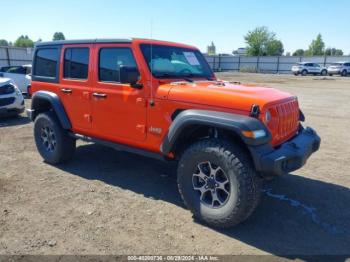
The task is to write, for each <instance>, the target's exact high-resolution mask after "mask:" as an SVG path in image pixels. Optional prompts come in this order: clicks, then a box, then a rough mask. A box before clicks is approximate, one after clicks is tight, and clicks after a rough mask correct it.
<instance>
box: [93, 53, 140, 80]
mask: <svg viewBox="0 0 350 262" xmlns="http://www.w3.org/2000/svg"><path fill="white" fill-rule="evenodd" d="M98 66H99V68H98V79H99V81H102V82H117V83H119V82H120V80H121V79H120V69H121V68H122V67H125V68H131V69H134V70H135V69H137V65H136V62H135V58H134V56H133V54H132V52H131V49H130V48H101V49H100V53H99V64H98Z"/></svg>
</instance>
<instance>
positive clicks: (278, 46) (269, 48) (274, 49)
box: [266, 39, 284, 56]
mask: <svg viewBox="0 0 350 262" xmlns="http://www.w3.org/2000/svg"><path fill="white" fill-rule="evenodd" d="M283 53H284V48H283V44H282V42H281V41H280V40H277V39H273V40H271V41H269V42H268V43H267V44H266V55H270V56H281V55H283Z"/></svg>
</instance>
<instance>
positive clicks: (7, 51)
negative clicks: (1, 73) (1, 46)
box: [5, 47, 11, 66]
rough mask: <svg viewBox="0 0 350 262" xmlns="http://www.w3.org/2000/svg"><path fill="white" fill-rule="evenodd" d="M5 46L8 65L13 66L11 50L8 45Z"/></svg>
mask: <svg viewBox="0 0 350 262" xmlns="http://www.w3.org/2000/svg"><path fill="white" fill-rule="evenodd" d="M5 48H6V59H7V64H8V66H11V60H10V51H9V48H8V47H5Z"/></svg>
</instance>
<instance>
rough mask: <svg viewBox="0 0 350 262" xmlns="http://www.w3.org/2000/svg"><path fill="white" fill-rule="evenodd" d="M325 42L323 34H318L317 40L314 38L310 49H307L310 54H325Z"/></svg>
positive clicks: (307, 53)
mask: <svg viewBox="0 0 350 262" xmlns="http://www.w3.org/2000/svg"><path fill="white" fill-rule="evenodd" d="M324 52H325V43H324V42H323V40H322V35H321V34H318V35H317V37H316V39H315V40H312V42H311V45H310V46H309V49H308V50H307V51H306V55H308V56H316V55H324Z"/></svg>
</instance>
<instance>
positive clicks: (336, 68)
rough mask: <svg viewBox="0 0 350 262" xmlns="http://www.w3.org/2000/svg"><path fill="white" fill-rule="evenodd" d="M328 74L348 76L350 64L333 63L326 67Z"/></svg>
mask: <svg viewBox="0 0 350 262" xmlns="http://www.w3.org/2000/svg"><path fill="white" fill-rule="evenodd" d="M328 74H329V75H330V76H332V75H341V76H348V75H349V74H350V62H338V63H333V64H331V65H330V66H329V67H328Z"/></svg>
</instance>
